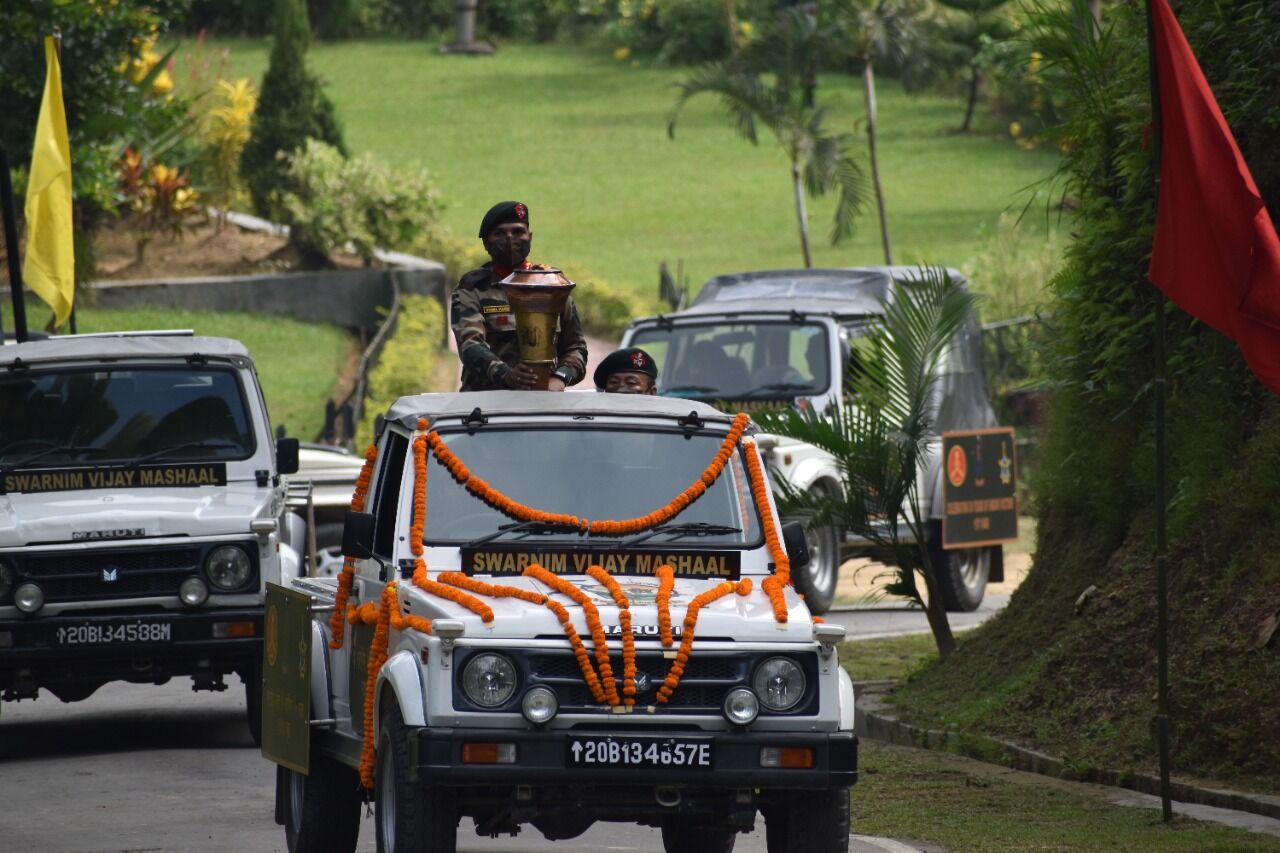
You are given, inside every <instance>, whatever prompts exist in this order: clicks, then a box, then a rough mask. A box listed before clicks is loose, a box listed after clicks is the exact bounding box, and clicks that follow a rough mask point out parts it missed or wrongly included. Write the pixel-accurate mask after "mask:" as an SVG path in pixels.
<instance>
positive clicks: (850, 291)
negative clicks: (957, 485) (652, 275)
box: [622, 267, 1004, 613]
mask: <svg viewBox="0 0 1280 853" xmlns="http://www.w3.org/2000/svg"><path fill="white" fill-rule="evenodd" d="M947 273H948V275H950V276H951V278H952V279H954V280H956V281H959V282H961V283H963V282H964V276H963V275H961V274H960V273H959V272H957V271H956V270H947ZM921 274H922V270H921V269H920V268H918V267H863V268H853V269H807V270H786V269H784V270H763V271H758V272H745V273H735V274H732V275H722V276H717V277H715V278H713V279H711V280H710V281H708V282H707V283H706V284H705V285H703V287H702V289H701V290H700V291H699V292H698V296H697V298H696V299H694V301H693V303H692V304H691V305H690V306H689V307H688V308H685V309H683V310H680V311H676V312H674V313H671V314H665V315H662V316H659V317H642V318H639V319H636V320H633V321H632V322H631V324H630V325H629V326H628V327H627V329H626V331H625V332H624V333H623V337H622V345H623V346H624V347H627V346H634V347H642V348H643V349H644V350H645V351H646V352H648V353H649V354H650V355H651V356H652V357H653V359H654V361H656V362H657V363H658V366H659V376H658V393H659V394H661V395H663V396H670V397H682V398H687V399H693V400H701V401H703V402H706V403H710V404H712V405H715V406H717V407H720V408H724V409H726V410H728V411H739V410H746V411H754V410H756V409H760V408H766V407H767V408H776V407H780V406H793V407H796V408H799V409H808V410H810V411H813V412H815V413H817V414H822V413H824V412H828V411H831V410H832V409H833V408H836V407H840V406H846V405H851V404H852V405H856V402H853V399H854V398H853V390H852V387H851V385H850V384H849V382H848V379H847V377H848V375H849V367H850V364H851V361H852V359H854V358H855V357H856V341H857V339H858V338H859V337H860V336H861V335H862V334H863V333H864V331H865V329H866V328H867V325H868V323H870V322H871V321H872V320H873V318H875V317H877V316H879V315H880V314H882V313H883V310H884V309H883V305H882V301H883V300H884V299H886V298H891V297H892V290H893V285H894V282H895V281H897V282H901V283H903V284H905V285H907V286H910V284H911V283H912V282H914V281H918V280H919V278H920V276H921ZM979 335H980V329H979V327H978V324H977V321H976V320H975V319H972V318H971V319H970V320H969V321H968V322H967V323H966V324H965V326H964V327H963V328H962V329H961V331H960V332H959V334H957V335H956V338H955V340H954V341H953V342H952V345H951V346H950V347H949V348H948V349H947V351H946V353H945V354H944V356H943V360H942V365H941V367H940V371H939V373H940V376H939V380H938V382H936V383H935V385H934V399H933V400H932V411H931V416H932V418H933V421H934V424H935V427H936V429H937V435H935V436H934V437H933V439H932V443H931V449H932V452H931V453H930V456H929V463H928V465H927V466H925V467H924V468H923V469H922V470H921V471H920V472H919V476H918V478H917V479H918V487H917V493H918V494H919V496H920V504H921V512H922V515H923V517H924V518H926V519H929V523H928V526H927V533H926V536H927V540H928V541H926V542H924V543H921V544H923V545H924V546H925V547H927V548H930V549H931V551H932V554H933V561H934V564H935V565H940V566H942V567H943V568H944V571H943V572H942V573H941V578H940V579H941V582H942V593H943V598H944V601H945V603H946V606H947V609H948V610H959V611H970V610H975V609H977V607H978V605H979V604H981V603H982V598H983V595H984V594H985V592H986V586H987V582H988V581H999V580H1002V579H1003V577H1004V563H1003V559H1002V554H1003V552H1002V550H1001V547H1000V546H999V545H994V546H987V547H981V548H955V549H950V550H944V549H943V547H942V522H941V518H942V506H943V500H942V465H941V459H942V453H941V448H942V438H941V433H942V432H944V431H947V430H972V429H982V428H987V427H993V426H995V425H996V418H995V413H994V411H993V410H992V408H991V399H990V392H989V390H988V388H987V382H986V376H985V374H984V373H983V368H982V345H981V339H980V337H979ZM760 446H761V449H762V450H764V451H765V461H766V462H767V463H768V465H769V468H770V471H771V472H773V474H774V476H776V477H778V478H780V479H782V480H785V481H786V482H787V483H789V484H790V485H791V486H793V487H794V488H796V489H800V490H808V491H810V492H812V493H815V494H818V495H831V494H839V493H840V489H841V482H842V477H841V473H840V470H839V467H838V466H837V465H836V462H835V460H834V459H832V458H831V456H830V455H829V454H827V453H826V452H824V451H823V450H821V449H819V448H817V447H814V446H813V445H811V444H806V443H804V442H801V441H797V440H796V439H793V438H789V437H787V436H775V435H771V436H765V437H762V439H761V441H760ZM898 533H899V536H900V538H901V540H902V541H904V542H910V541H913V534H912V533H911V531H910V529H909V528H908V527H907V526H906V525H905V524H903V525H900V529H899V531H898ZM806 536H807V537H808V539H809V550H810V552H811V555H812V562H811V563H810V565H809V567H808V568H807V569H806V570H804V571H803V572H798V573H797V575H796V586H797V587H798V588H799V589H800V590H801V591H802V592H803V593H804V594H805V600H806V602H807V603H808V604H809V607H810V608H811V609H812V610H813V612H815V613H825V612H826V611H827V609H828V607H830V606H831V603H832V599H833V598H834V597H835V592H836V582H837V579H838V573H839V569H840V563H841V559H842V557H843V556H848V555H853V554H858V553H864V552H869V550H870V547H869V546H870V544H871V543H869V542H867V541H865V540H863V539H860V538H857V537H854V536H852V535H848V536H846V535H845V534H844V533H843V532H842V531H839V530H836V529H834V528H831V527H818V528H807V529H806Z"/></svg>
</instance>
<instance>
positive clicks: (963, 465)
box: [947, 444, 969, 486]
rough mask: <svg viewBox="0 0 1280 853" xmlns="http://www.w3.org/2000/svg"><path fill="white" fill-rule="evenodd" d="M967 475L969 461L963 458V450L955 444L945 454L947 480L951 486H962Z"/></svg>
mask: <svg viewBox="0 0 1280 853" xmlns="http://www.w3.org/2000/svg"><path fill="white" fill-rule="evenodd" d="M968 473H969V460H968V459H967V458H965V455H964V448H963V447H961V446H960V445H958V444H957V445H956V446H954V447H952V448H951V452H950V453H948V454H947V479H948V480H950V481H951V485H953V486H963V485H964V478H965V477H966V476H967V475H968Z"/></svg>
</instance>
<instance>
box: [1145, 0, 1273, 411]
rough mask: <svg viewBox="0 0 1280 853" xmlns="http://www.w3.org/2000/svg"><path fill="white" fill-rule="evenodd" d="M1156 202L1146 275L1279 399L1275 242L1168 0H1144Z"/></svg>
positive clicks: (1249, 177) (1258, 197)
mask: <svg viewBox="0 0 1280 853" xmlns="http://www.w3.org/2000/svg"><path fill="white" fill-rule="evenodd" d="M1151 15H1152V24H1153V28H1154V31H1155V44H1154V46H1153V49H1154V50H1155V52H1156V76H1157V78H1158V80H1159V84H1160V111H1161V124H1162V128H1161V154H1160V157H1161V160H1160V202H1159V209H1158V210H1157V212H1156V236H1155V243H1154V245H1153V246H1152V250H1151V269H1150V271H1149V272H1148V274H1147V275H1148V277H1149V278H1150V279H1151V281H1152V282H1153V283H1154V284H1155V285H1156V286H1157V287H1159V288H1160V289H1161V290H1163V291H1164V292H1165V294H1166V295H1167V296H1168V297H1169V298H1170V299H1172V300H1173V301H1174V302H1175V303H1177V305H1178V307H1180V308H1182V309H1183V310H1184V311H1186V312H1187V313H1188V314H1191V315H1192V316H1194V317H1197V318H1199V319H1200V320H1202V321H1204V322H1205V323H1207V324H1208V325H1210V326H1212V327H1213V328H1215V329H1217V330H1218V331H1219V332H1222V333H1223V334H1224V335H1226V336H1228V337H1229V338H1231V339H1232V340H1234V341H1235V342H1236V343H1237V344H1239V346H1240V350H1241V352H1242V353H1244V357H1245V360H1246V361H1248V363H1249V368H1250V369H1251V370H1252V371H1253V372H1254V374H1255V375H1256V376H1257V377H1258V379H1259V380H1260V381H1261V382H1262V384H1264V385H1266V386H1267V388H1269V389H1271V391H1272V392H1274V393H1276V394H1280V239H1278V238H1277V237H1276V229H1275V227H1274V226H1273V225H1272V224H1271V217H1270V216H1269V215H1268V214H1267V208H1266V207H1265V206H1264V205H1263V203H1262V197H1261V195H1259V193H1258V187H1257V185H1255V184H1254V182H1253V176H1252V175H1251V174H1249V167H1248V166H1247V165H1245V162H1244V158H1243V157H1242V156H1241V155H1240V149H1239V147H1237V145H1236V141H1235V138H1234V137H1233V136H1232V135H1231V128H1230V127H1228V126H1227V120H1226V119H1225V118H1223V116H1222V110H1220V109H1219V108H1218V102H1217V101H1216V100H1215V99H1214V97H1213V92H1212V91H1211V90H1210V89H1209V84H1208V82H1206V81H1205V79H1204V74H1203V73H1202V72H1201V71H1200V65H1199V63H1197V62H1196V57H1195V54H1193V53H1192V52H1191V46H1190V45H1189V44H1187V39H1186V36H1184V35H1183V34H1182V29H1181V27H1179V26H1178V19H1177V18H1175V17H1174V15H1173V11H1172V10H1171V9H1170V8H1169V4H1168V2H1167V0H1151Z"/></svg>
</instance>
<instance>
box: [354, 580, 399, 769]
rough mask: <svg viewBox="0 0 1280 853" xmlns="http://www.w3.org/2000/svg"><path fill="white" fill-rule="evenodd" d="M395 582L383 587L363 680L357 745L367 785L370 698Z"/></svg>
mask: <svg viewBox="0 0 1280 853" xmlns="http://www.w3.org/2000/svg"><path fill="white" fill-rule="evenodd" d="M396 600H397V599H396V582H395V581H390V582H388V583H387V585H386V586H384V587H383V588H382V606H381V607H380V608H379V609H378V624H377V627H376V628H374V629H373V642H372V643H371V644H370V646H369V668H368V671H367V673H366V675H365V681H364V743H362V744H361V746H360V781H361V782H363V783H364V786H365V787H366V788H372V787H373V766H374V756H375V753H376V749H375V745H374V743H373V699H374V690H375V689H376V688H377V684H378V673H379V672H380V671H381V670H382V665H383V664H384V663H386V662H387V645H388V643H389V633H390V632H389V628H390V624H391V614H392V613H393V612H394V610H395V608H394V607H393V605H392V602H394V601H396Z"/></svg>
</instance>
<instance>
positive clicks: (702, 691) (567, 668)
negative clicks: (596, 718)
mask: <svg viewBox="0 0 1280 853" xmlns="http://www.w3.org/2000/svg"><path fill="white" fill-rule="evenodd" d="M591 660H592V663H593V664H594V663H595V656H594V655H592V658H591ZM753 661H754V658H753V657H752V656H750V655H744V654H729V655H715V654H706V655H698V654H693V655H691V656H690V657H689V663H688V664H687V665H686V666H685V670H684V675H683V676H681V678H680V685H679V686H678V687H676V689H675V692H674V693H672V694H671V699H670V700H669V701H668V702H667V703H666V707H667V708H669V709H671V710H672V711H678V712H681V713H701V714H719V713H720V706H721V704H722V703H723V701H724V694H725V693H726V692H727V691H728V690H729V689H731V688H733V687H739V686H743V685H745V684H746V683H747V681H748V679H750V677H751V664H752V663H753ZM610 662H611V663H612V665H613V672H614V677H615V680H616V681H617V683H618V692H619V693H621V692H622V687H621V681H622V655H620V654H613V655H610ZM673 662H674V661H672V660H669V659H667V658H665V657H663V655H662V653H661V652H637V653H636V681H637V682H640V681H641V679H640V674H641V673H643V674H644V675H645V676H647V678H648V682H649V686H648V689H647V690H643V691H638V692H637V695H636V704H638V705H651V704H653V703H654V701H655V699H656V697H657V694H658V688H659V687H661V686H662V682H663V679H665V678H666V677H667V672H668V671H669V670H670V669H671V664H672V663H673ZM529 668H530V683H534V684H536V683H543V684H546V686H548V687H550V688H552V689H553V690H555V691H556V698H557V699H558V700H559V702H560V708H561V711H562V712H568V713H573V712H575V711H582V710H586V709H588V708H599V705H598V704H597V703H596V701H595V699H594V698H592V696H591V691H590V690H589V689H587V685H586V683H585V681H584V680H583V677H582V669H581V668H580V667H579V666H578V661H577V659H576V658H575V657H574V656H573V655H572V654H539V655H532V656H531V657H530V659H529Z"/></svg>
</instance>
